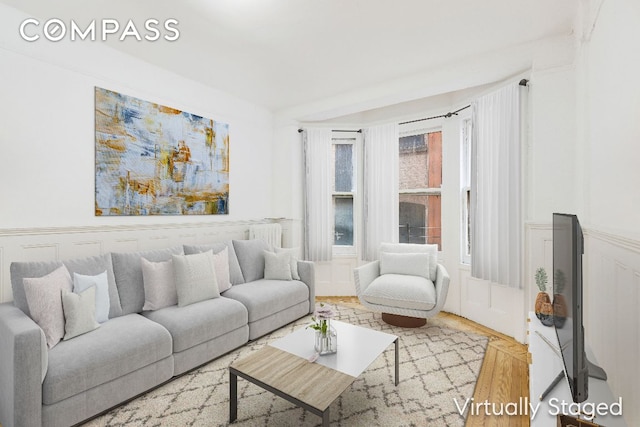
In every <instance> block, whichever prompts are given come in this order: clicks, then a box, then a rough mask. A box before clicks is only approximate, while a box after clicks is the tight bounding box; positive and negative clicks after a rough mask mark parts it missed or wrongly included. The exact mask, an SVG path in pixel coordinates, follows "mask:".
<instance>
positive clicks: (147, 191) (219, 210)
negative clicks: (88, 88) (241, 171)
mask: <svg viewBox="0 0 640 427" xmlns="http://www.w3.org/2000/svg"><path fill="white" fill-rule="evenodd" d="M95 129H96V135H95V139H96V140H95V144H96V182H95V185H96V200H95V214H96V216H123V215H215V214H228V209H229V125H228V124H226V123H222V122H218V121H214V120H212V119H207V118H204V117H201V116H198V115H196V114H191V113H187V112H185V111H181V110H177V109H174V108H170V107H165V106H163V105H159V104H155V103H153V102H148V101H144V100H141V99H138V98H134V97H132V96H127V95H123V94H121V93H118V92H113V91H110V90H106V89H102V88H98V87H96V88H95Z"/></svg>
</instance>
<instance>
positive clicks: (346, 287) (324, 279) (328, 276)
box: [315, 256, 358, 296]
mask: <svg viewBox="0 0 640 427" xmlns="http://www.w3.org/2000/svg"><path fill="white" fill-rule="evenodd" d="M357 266H358V260H357V259H356V257H355V256H354V257H336V258H334V259H333V260H331V261H327V262H316V265H315V269H316V295H318V296H343V295H355V294H356V287H355V283H354V277H353V270H354V268H356V267H357Z"/></svg>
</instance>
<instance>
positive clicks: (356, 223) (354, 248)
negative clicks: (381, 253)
mask: <svg viewBox="0 0 640 427" xmlns="http://www.w3.org/2000/svg"><path fill="white" fill-rule="evenodd" d="M341 144H344V145H352V146H353V152H352V158H351V162H352V164H353V178H352V179H353V189H352V191H335V157H333V156H332V162H333V174H332V176H331V179H332V180H333V182H334V184H333V185H332V191H331V206H332V212H333V213H332V221H331V228H332V229H333V232H332V245H331V247H332V254H333V256H334V257H352V256H357V255H358V252H359V248H360V223H361V220H360V219H361V215H362V208H361V204H362V202H361V200H360V199H361V195H360V193H361V192H360V189H361V188H363V187H362V184H363V182H362V180H363V175H362V167H360V159H361V155H362V153H361V151H362V137H361V135H360V133H355V132H354V133H349V134H347V135H344V134H336V135H332V137H331V145H332V146H334V145H341ZM332 153H333V147H332ZM337 198H352V199H353V245H336V244H334V243H335V208H334V206H335V200H336V199H337Z"/></svg>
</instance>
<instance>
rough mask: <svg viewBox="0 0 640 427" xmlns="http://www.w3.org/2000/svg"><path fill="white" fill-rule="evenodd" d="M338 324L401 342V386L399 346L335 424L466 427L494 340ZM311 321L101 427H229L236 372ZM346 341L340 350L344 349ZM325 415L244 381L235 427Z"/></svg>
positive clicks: (123, 409) (444, 331) (93, 426)
mask: <svg viewBox="0 0 640 427" xmlns="http://www.w3.org/2000/svg"><path fill="white" fill-rule="evenodd" d="M335 308H336V311H337V313H338V316H337V318H338V319H339V320H341V321H344V322H348V323H351V324H355V325H361V326H365V327H368V328H371V329H376V330H380V331H384V332H388V333H391V334H394V335H397V336H399V337H400V384H399V385H398V386H397V387H396V386H394V360H395V359H394V348H393V347H394V346H393V345H391V346H389V348H388V349H387V350H386V351H385V352H384V353H383V354H382V355H381V356H380V357H378V358H377V359H376V361H374V362H373V364H372V365H371V366H370V367H369V369H367V370H366V371H365V372H364V373H363V374H362V375H361V376H360V377H359V378H358V379H357V380H356V381H355V382H354V383H353V385H352V386H351V387H350V388H348V389H347V390H346V391H345V392H344V393H343V394H342V395H341V396H340V397H339V398H338V399H337V400H336V401H335V402H334V403H333V404H332V405H331V408H330V410H331V425H332V426H334V425H335V426H447V427H448V426H463V425H464V423H465V418H464V416H463V415H461V414H460V411H459V410H458V408H457V406H456V402H457V403H458V404H459V405H460V406H462V405H463V404H464V402H465V401H466V399H468V398H470V397H472V396H473V391H474V388H475V384H476V380H477V378H478V374H479V372H480V368H481V366H482V360H483V358H484V353H485V350H486V347H487V342H488V339H487V338H486V337H484V336H481V335H476V334H473V333H469V332H463V331H458V330H454V329H451V328H448V327H445V326H442V325H439V324H438V322H437V321H436V322H434V321H429V322H428V323H427V325H425V326H422V327H420V328H415V329H406V328H398V327H394V326H390V325H387V324H386V323H384V322H382V320H381V319H380V314H379V313H372V312H369V311H365V310H360V309H356V308H350V307H344V306H336V307H335ZM310 322H311V320H310V317H305V318H303V319H300V320H298V321H297V322H294V323H292V324H290V325H287V326H285V327H284V328H282V329H280V330H278V331H275V332H273V333H271V334H270V335H267V336H265V337H262V338H260V339H258V340H256V341H252V342H250V343H248V344H247V345H245V346H244V347H242V348H240V349H238V350H235V351H232V352H231V353H229V354H227V355H225V356H222V357H220V358H218V359H216V360H214V361H212V362H210V363H208V364H207V365H204V366H202V367H200V368H198V369H196V370H194V371H192V372H190V373H187V374H185V375H183V376H181V377H179V378H177V379H175V380H173V381H171V382H170V383H168V384H166V385H164V386H162V387H160V388H157V389H155V390H153V391H151V392H149V393H147V394H145V395H143V396H141V397H139V398H137V399H135V400H133V401H131V402H129V403H127V404H126V405H123V406H120V407H118V408H116V409H113V410H112V411H110V412H108V413H107V414H105V415H103V416H101V417H99V418H96V419H94V420H91V421H90V422H88V423H86V424H85V426H86V427H98V426H226V425H229V421H228V420H229V418H228V417H229V373H228V370H227V368H228V366H229V365H230V364H231V363H232V362H233V361H234V360H237V359H240V358H243V357H245V356H247V355H248V354H250V353H251V352H254V351H256V350H258V349H259V348H261V347H263V346H264V345H266V344H268V343H269V342H270V341H273V340H275V339H277V338H280V337H283V336H285V335H286V334H289V333H290V332H292V331H293V330H295V329H297V328H300V327H304V326H305V325H307V324H309V323H310ZM339 346H340V336H338V351H340V349H339V348H340V347H339ZM320 422H321V419H320V417H318V416H316V415H314V414H312V413H310V412H307V411H305V410H303V409H301V408H298V407H296V406H295V405H293V404H291V403H289V402H287V401H286V400H284V399H282V398H279V397H276V396H275V395H273V394H272V393H269V392H267V391H265V390H263V389H261V388H260V387H258V386H256V385H254V384H250V383H248V382H247V381H245V380H242V379H238V420H237V421H235V422H234V423H233V425H234V426H243V427H245V426H292V427H300V426H318V425H320Z"/></svg>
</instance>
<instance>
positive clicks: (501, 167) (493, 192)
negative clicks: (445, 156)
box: [471, 83, 523, 288]
mask: <svg viewBox="0 0 640 427" xmlns="http://www.w3.org/2000/svg"><path fill="white" fill-rule="evenodd" d="M520 90H521V89H520V87H519V86H518V84H517V83H513V84H510V85H508V86H505V87H503V88H502V89H499V90H497V91H495V92H492V93H490V94H488V95H486V96H483V97H481V98H479V99H477V100H476V101H475V102H473V103H472V111H473V113H472V114H473V133H472V135H473V136H472V146H471V147H472V148H471V149H472V154H471V174H472V183H471V216H472V217H471V218H472V219H471V275H472V276H473V277H476V278H479V279H485V280H490V281H491V282H494V283H498V284H502V285H507V286H511V287H518V288H520V287H522V283H521V262H522V260H521V251H522V228H523V224H522V216H521V191H522V190H521V179H522V178H521V177H522V173H521V136H520V118H521V111H520Z"/></svg>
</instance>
